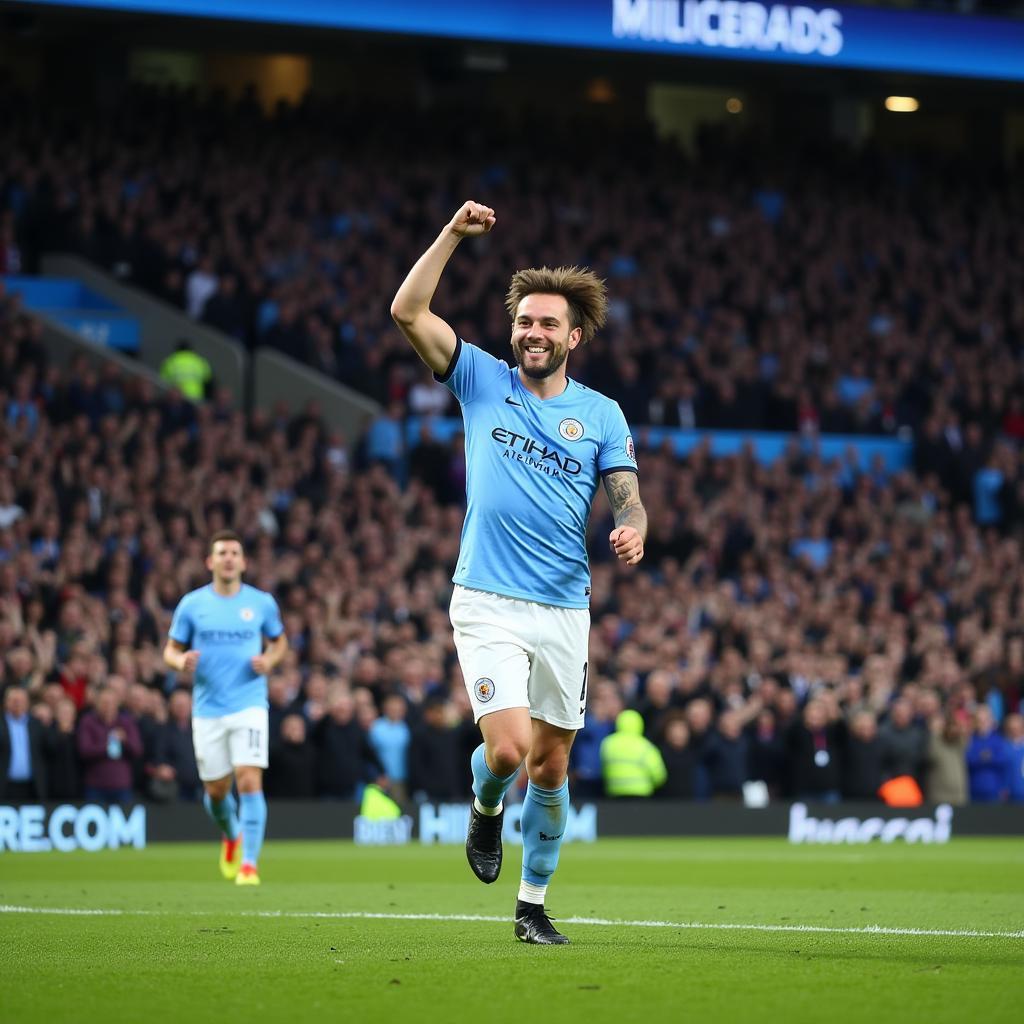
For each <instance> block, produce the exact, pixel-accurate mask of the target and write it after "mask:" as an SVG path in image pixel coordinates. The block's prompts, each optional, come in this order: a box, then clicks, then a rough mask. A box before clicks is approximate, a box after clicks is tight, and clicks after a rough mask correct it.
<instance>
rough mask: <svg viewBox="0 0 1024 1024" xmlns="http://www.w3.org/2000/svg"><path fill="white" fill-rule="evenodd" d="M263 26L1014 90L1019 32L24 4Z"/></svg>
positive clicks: (576, 10) (556, 3)
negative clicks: (708, 60) (754, 64)
mask: <svg viewBox="0 0 1024 1024" xmlns="http://www.w3.org/2000/svg"><path fill="white" fill-rule="evenodd" d="M35 2H36V3H45V4H51V5H54V6H63V7H94V8H105V9H109V10H123V11H133V12H146V13H154V14H177V15H186V16H190V17H204V18H224V19H232V20H244V21H264V22H275V23H285V24H293V25H316V26H322V27H327V28H343V29H356V30H363V31H371V32H398V33H408V34H413V35H430V36H442V37H451V38H456V39H477V40H492V41H498V42H509V43H526V44H529V43H535V44H541V45H549V46H571V47H585V48H594V49H601V50H620V51H634V52H637V51H639V52H650V53H661V54H678V55H680V56H687V57H719V58H727V59H732V60H754V61H766V62H778V63H786V64H810V65H817V66H826V67H844V68H864V69H868V70H878V71H881V70H887V71H903V72H916V73H921V74H933V75H952V76H957V77H969V78H988V79H1004V80H1007V81H1024V21H1010V20H1006V19H997V18H981V17H975V16H966V15H944V14H923V13H916V12H912V11H898V10H891V9H879V8H873V7H847V6H842V7H824V6H811V5H808V6H804V5H799V4H781V3H760V2H754V0H488V2H487V3H483V4H481V3H478V2H477V0H435V2H433V3H424V2H423V0H385V2H383V3H376V4H367V3H365V0H35Z"/></svg>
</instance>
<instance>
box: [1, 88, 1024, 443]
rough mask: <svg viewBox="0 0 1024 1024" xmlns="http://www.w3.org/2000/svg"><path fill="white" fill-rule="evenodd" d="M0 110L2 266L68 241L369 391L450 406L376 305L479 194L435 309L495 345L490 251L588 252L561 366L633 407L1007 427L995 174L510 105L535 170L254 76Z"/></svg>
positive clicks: (768, 425) (1013, 362)
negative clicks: (211, 88)
mask: <svg viewBox="0 0 1024 1024" xmlns="http://www.w3.org/2000/svg"><path fill="white" fill-rule="evenodd" d="M0 107H2V114H3V116H2V117H0V152H2V153H4V154H5V157H4V159H2V160H0V239H2V240H3V244H2V245H0V271H3V270H4V269H6V270H7V271H8V272H11V271H13V270H15V269H17V268H18V267H23V268H25V269H28V270H30V271H31V270H33V269H34V268H35V267H36V266H37V264H38V260H39V257H40V254H41V253H43V252H45V251H48V250H55V249H56V250H71V251H77V252H79V253H81V254H83V255H84V256H86V257H88V258H89V259H91V260H94V261H95V262H97V263H99V264H101V265H102V266H104V267H106V268H108V269H109V270H110V271H111V272H113V273H114V274H115V275H117V276H118V277H120V278H122V279H124V280H127V281H131V282H134V283H136V284H138V285H140V286H141V287H143V288H145V289H148V290H149V291H151V292H153V293H155V294H158V295H161V296H163V297H164V298H166V299H168V300H169V301H171V302H173V303H175V304H177V305H179V306H181V307H182V308H184V309H186V310H187V311H188V313H189V314H190V315H192V316H193V317H195V318H197V319H200V320H203V321H204V322H206V323H208V324H210V325H212V326H214V327H217V328H219V329H220V330H222V331H224V332H226V333H227V334H229V335H232V336H234V337H236V338H237V339H239V340H240V341H242V342H244V343H245V344H246V345H249V346H254V345H258V344H264V345H270V346H273V347H276V348H278V349H280V350H282V351H284V352H286V353H288V354H289V355H292V356H294V357H295V358H297V359H300V360H304V361H306V362H308V363H309V364H311V365H312V366H314V367H316V368H317V369H319V370H321V371H322V372H324V373H325V374H327V375H329V376H331V377H333V378H336V379H338V380H341V381H344V382H345V383H347V384H349V385H351V386H353V387H355V388H359V389H362V390H365V391H367V392H368V393H369V394H371V396H372V397H374V398H376V399H378V400H379V401H380V402H381V403H382V404H384V405H391V404H393V403H394V404H397V405H399V406H401V407H402V408H403V409H407V410H411V411H413V412H423V411H438V410H437V408H436V405H437V404H440V405H441V406H443V405H444V404H445V402H446V401H447V398H446V396H445V394H444V393H442V392H438V391H436V390H434V389H431V388H430V387H429V381H425V380H424V376H423V370H422V367H421V366H420V365H419V363H418V362H417V361H416V359H415V357H414V356H413V355H412V354H411V353H410V351H409V348H408V346H407V345H406V344H405V343H404V342H403V340H402V339H401V337H400V336H399V335H397V334H396V332H394V331H393V329H392V325H391V323H390V319H389V317H388V313H387V310H388V306H389V303H390V299H391V297H392V295H393V294H394V292H395V289H396V288H397V286H398V284H399V282H400V280H401V278H402V276H403V275H404V271H405V269H406V268H407V267H408V266H410V265H411V263H412V262H413V261H414V260H415V258H416V257H417V256H418V254H419V252H420V251H421V249H422V247H423V245H424V243H425V241H426V240H428V239H430V238H432V237H433V235H434V233H435V232H436V230H437V229H438V226H439V225H440V224H442V223H444V222H445V221H446V220H447V218H448V217H449V216H450V214H451V211H452V210H454V209H455V208H456V207H457V206H458V205H459V203H461V202H462V201H463V200H464V199H465V198H466V197H468V196H473V197H475V198H477V199H480V200H483V201H486V202H487V203H488V204H489V205H491V206H493V207H494V208H495V209H496V210H497V211H498V217H499V223H500V230H498V231H495V232H494V233H493V234H491V235H489V236H488V237H487V239H486V241H485V242H484V243H481V244H479V245H477V246H476V248H475V250H474V258H473V259H464V260H459V261H456V262H454V263H453V264H452V266H451V267H450V268H449V271H448V272H447V273H446V276H445V280H444V282H442V286H441V289H440V290H439V292H438V297H437V305H438V308H439V309H443V310H444V312H445V315H446V317H447V318H448V319H449V321H450V322H452V323H453V324H455V325H456V326H457V328H458V330H459V331H460V332H461V333H463V334H464V335H465V336H466V337H470V338H478V339H483V343H484V344H486V345H490V346H492V347H494V348H495V349H503V348H504V346H505V343H506V338H507V325H506V317H505V312H504V308H503V304H502V296H503V294H504V291H505V288H506V286H507V281H508V277H509V274H510V271H511V269H513V268H516V267H519V266H523V265H529V264H539V263H547V264H550V265H557V264H559V263H562V262H565V261H566V260H572V261H575V262H578V263H581V264H586V265H589V266H591V267H593V268H594V269H595V270H597V271H598V273H599V274H600V275H601V276H602V277H605V278H606V279H607V280H608V283H609V288H610V293H611V318H610V323H609V326H608V328H607V330H605V331H603V332H602V334H601V336H600V337H599V338H598V339H597V340H596V341H595V343H594V344H593V345H592V346H589V347H588V349H586V350H583V351H580V352H579V353H577V354H576V356H575V357H574V365H573V373H574V375H575V376H576V377H577V378H578V379H580V380H581V381H582V382H584V383H587V384H590V385H592V386H594V387H595V388H597V389H598V390H601V391H605V392H607V393H611V394H614V395H616V397H617V398H618V400H619V402H620V404H621V405H622V407H623V409H624V411H625V413H626V416H627V419H628V420H629V421H630V422H631V423H651V424H663V425H666V426H682V427H693V426H696V427H701V428H705V427H707V428H737V429H755V428H762V429H769V430H789V431H796V430H802V431H805V432H815V431H822V432H833V433H875V434H894V433H897V432H899V431H901V430H902V431H911V432H915V433H922V434H926V435H928V436H938V435H941V434H946V435H950V436H960V435H962V436H963V437H964V439H965V441H964V444H965V446H967V447H968V448H969V447H971V446H974V445H976V443H977V442H976V439H975V438H974V434H975V432H976V431H977V430H978V429H981V430H982V432H983V433H984V434H985V435H986V441H989V440H991V438H992V436H993V431H996V432H999V433H1002V434H1004V435H1006V436H1009V437H1010V438H1013V439H1014V440H1017V441H1019V440H1021V439H1022V438H1024V399H1022V392H1024V376H1022V373H1024V370H1022V365H1021V362H1020V360H1019V345H1020V339H1021V337H1022V336H1024V258H1022V250H1021V246H1022V244H1024V243H1022V242H1021V239H1020V233H1019V232H1018V231H1016V230H1015V226H1016V224H1018V223H1020V221H1021V217H1022V213H1024V194H1022V191H1021V188H1020V184H1019V182H1020V177H1019V175H1018V176H1017V177H1016V179H1015V178H1014V176H1013V175H1012V174H1011V173H1010V172H1006V173H1005V175H1004V176H1002V177H1000V176H999V175H998V174H995V173H990V172H987V171H984V170H982V169H981V168H980V167H979V166H976V165H971V164H965V165H963V166H959V165H957V166H954V165H952V164H949V163H948V161H947V162H946V163H945V164H943V163H942V162H937V161H935V160H927V161H924V160H922V161H920V162H916V161H914V160H912V159H910V158H905V159H899V160H894V159H891V158H888V157H884V156H882V155H880V154H877V153H872V152H870V151H868V152H865V153H861V154H857V153H853V152H844V151H843V149H842V147H841V146H840V145H839V144H838V143H830V144H829V147H828V148H827V150H820V151H819V150H815V149H813V148H809V147H806V146H797V145H788V144H787V145H781V144H774V145H773V144H771V143H769V142H767V141H766V140H763V139H748V140H746V141H743V142H741V141H737V140H735V139H731V138H729V137H726V136H725V135H724V134H721V133H719V134H716V133H714V132H710V133H705V134H704V135H703V136H702V137H701V138H700V140H699V144H698V145H697V147H696V149H695V151H694V152H693V153H690V154H688V153H686V152H684V151H683V150H682V149H680V148H679V146H678V145H676V143H675V142H673V141H670V140H658V139H657V138H656V136H655V134H654V133H653V131H652V130H651V129H650V127H649V126H646V125H642V124H637V123H632V124H630V125H629V126H628V127H625V128H623V127H617V126H616V124H615V123H614V121H613V120H612V119H611V118H610V117H609V116H607V115H606V114H605V113H604V112H602V113H601V116H600V117H597V116H595V117H594V118H593V120H588V119H586V118H583V117H578V118H576V119H575V120H569V121H566V120H565V119H561V120H560V119H559V118H558V116H557V115H555V114H552V113H542V112H540V111H537V110H535V109H531V110H529V111H527V112H526V114H525V115H524V117H525V118H526V119H527V123H528V124H529V131H528V135H529V137H535V138H541V137H543V138H557V139H566V138H571V139H572V145H573V156H574V159H573V160H571V161H566V160H561V159H559V160H555V161H551V162H546V161H542V160H540V161H539V160H537V159H535V154H534V153H533V151H532V149H531V147H527V146H523V145H522V144H521V139H522V138H523V137H524V131H523V130H522V129H521V128H520V126H518V125H517V124H516V123H513V121H512V120H511V117H510V115H503V114H500V113H497V112H489V113H488V116H487V117H486V118H484V117H477V116H467V115H466V112H465V111H450V110H445V109H444V108H443V107H442V106H441V105H437V106H435V107H434V108H432V109H431V110H430V111H429V112H426V113H424V114H423V115H421V116H417V117H412V118H410V117H408V116H406V113H407V112H405V111H397V110H389V109H387V108H384V107H379V106H374V105H372V104H371V103H370V102H368V101H361V102H359V103H356V102H354V101H340V100H339V101H330V102H329V101H325V100H313V99H310V100H307V101H306V102H304V103H303V104H301V105H299V106H297V107H288V106H287V105H281V106H280V107H279V109H278V110H277V112H276V113H275V115H274V116H273V117H267V116H265V115H264V114H263V113H262V111H261V109H260V107H259V106H258V104H257V103H256V101H255V97H254V95H253V94H249V95H247V96H246V97H244V98H243V99H241V100H240V101H239V102H237V103H235V104H229V103H227V102H226V101H225V100H224V98H223V96H220V97H217V96H214V97H211V98H208V99H206V100H202V101H201V100H200V99H199V98H197V96H196V94H194V93H183V92H178V93H175V92H173V91H169V90H156V89H146V88H143V87H137V88H133V89H132V90H131V91H130V92H128V93H126V94H125V95H124V97H123V98H122V99H121V100H120V101H119V102H118V103H117V104H116V105H115V107H114V108H113V109H110V110H107V111H104V113H103V115H102V117H99V116H97V115H96V114H95V113H87V112H79V111H76V110H73V109H68V108H67V105H66V103H65V104H64V105H62V104H60V103H47V104H42V103H41V102H39V101H33V100H32V99H31V98H29V97H21V96H18V95H17V92H16V90H13V89H12V90H10V91H9V93H8V95H7V96H6V97H4V98H0ZM395 123H400V124H401V125H402V130H401V131H400V132H396V131H394V129H393V125H394V124H395ZM467 124H470V125H472V127H471V128H469V129H467ZM354 140H358V143H356V142H355V141H354ZM441 411H443V409H442V410H441Z"/></svg>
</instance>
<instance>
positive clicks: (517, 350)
mask: <svg viewBox="0 0 1024 1024" xmlns="http://www.w3.org/2000/svg"><path fill="white" fill-rule="evenodd" d="M512 352H513V354H514V355H515V357H516V363H517V364H518V365H519V369H520V370H522V371H523V373H524V374H525V375H526V376H527V377H529V378H530V380H544V379H545V378H546V377H550V376H551V375H552V374H553V373H555V372H556V371H557V370H558V369H559V368H560V367H562V366H564V365H565V361H566V359H567V358H568V357H569V349H568V348H563V349H562V350H561V351H559V350H558V349H554V348H553V349H551V350H550V351H549V352H548V361H547V363H545V364H543V365H540V366H537V365H534V366H528V365H527V363H526V360H525V359H524V358H523V357H524V355H525V353H526V346H525V345H513V346H512Z"/></svg>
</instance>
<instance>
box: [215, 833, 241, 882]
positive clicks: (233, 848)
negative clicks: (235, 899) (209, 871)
mask: <svg viewBox="0 0 1024 1024" xmlns="http://www.w3.org/2000/svg"><path fill="white" fill-rule="evenodd" d="M241 864H242V836H241V833H239V835H238V838H237V839H228V838H227V837H225V838H224V839H222V840H221V841H220V873H221V874H222V875H223V876H224V877H225V878H226V879H227V880H228V881H229V882H231V881H233V880H234V879H235V878H236V877H237V876H238V869H239V867H241Z"/></svg>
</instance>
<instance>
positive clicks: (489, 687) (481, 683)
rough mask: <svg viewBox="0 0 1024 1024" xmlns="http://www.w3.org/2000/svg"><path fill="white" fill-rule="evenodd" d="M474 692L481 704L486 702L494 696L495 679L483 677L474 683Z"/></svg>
mask: <svg viewBox="0 0 1024 1024" xmlns="http://www.w3.org/2000/svg"><path fill="white" fill-rule="evenodd" d="M473 692H474V693H475V694H476V699H477V700H478V701H480V703H481V704H486V703H487V702H488V701H489V700H490V699H491V698H492V697H493V696H494V680H493V679H488V678H487V676H483V677H481V678H480V679H478V680H477V681H476V682H475V683H474V684H473Z"/></svg>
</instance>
